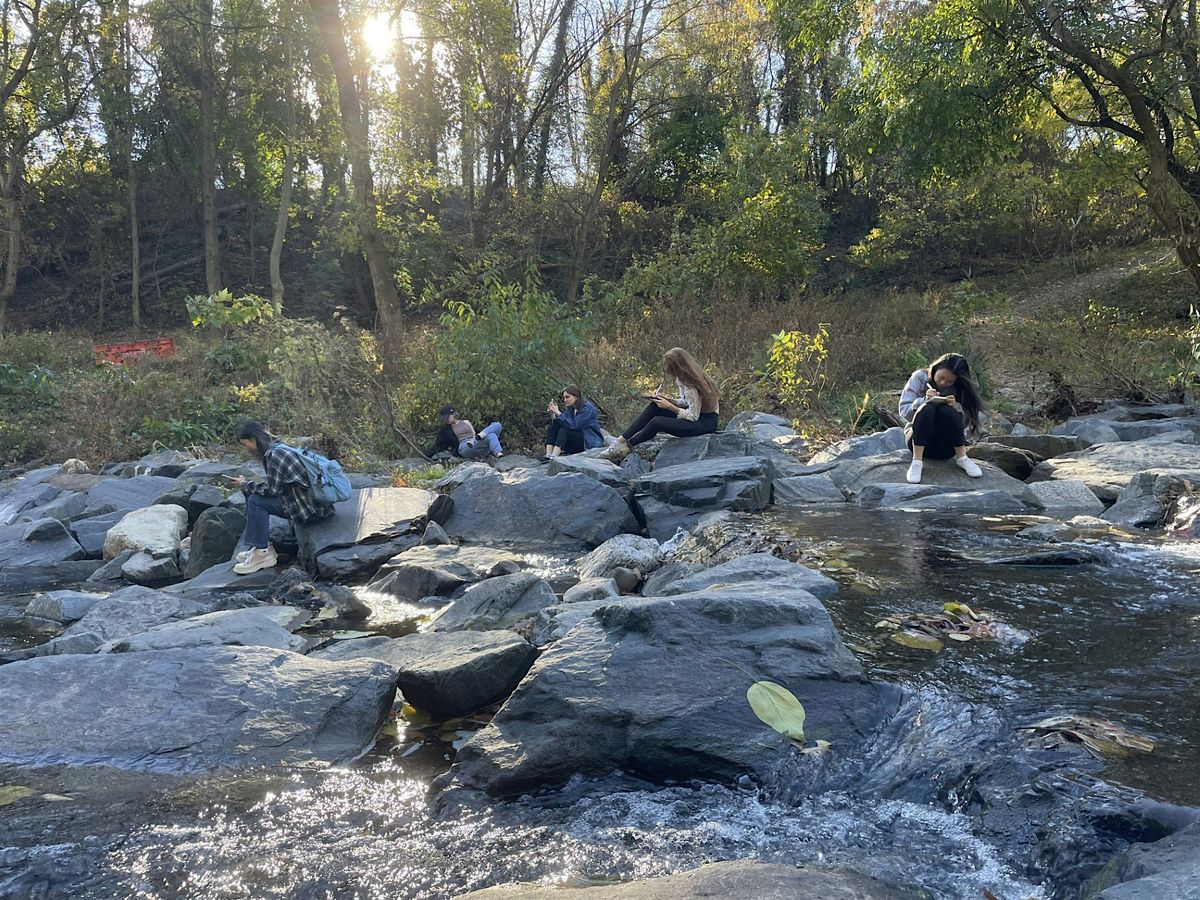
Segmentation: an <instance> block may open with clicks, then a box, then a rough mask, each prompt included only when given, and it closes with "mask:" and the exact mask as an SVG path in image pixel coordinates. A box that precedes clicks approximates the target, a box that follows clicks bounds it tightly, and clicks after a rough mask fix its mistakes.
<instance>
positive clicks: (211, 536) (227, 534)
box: [183, 508, 246, 578]
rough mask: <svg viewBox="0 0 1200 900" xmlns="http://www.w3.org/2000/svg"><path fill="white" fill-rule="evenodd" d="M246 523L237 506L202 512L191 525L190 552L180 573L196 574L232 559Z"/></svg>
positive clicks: (187, 576) (184, 574)
mask: <svg viewBox="0 0 1200 900" xmlns="http://www.w3.org/2000/svg"><path fill="white" fill-rule="evenodd" d="M245 527H246V517H245V515H243V514H242V513H241V512H240V511H239V510H236V509H227V508H215V509H206V510H204V511H203V512H201V513H200V515H199V517H198V518H197V519H196V527H195V528H193V529H192V541H191V552H190V554H189V555H188V561H187V566H185V567H184V570H183V576H184V577H185V578H195V577H196V576H197V575H199V574H200V573H201V572H203V571H204V570H206V569H211V568H212V567H213V566H215V565H217V564H218V563H223V562H228V561H229V560H230V559H232V558H233V552H234V550H235V549H236V548H237V545H238V542H239V541H240V540H241V539H242V531H243V530H245Z"/></svg>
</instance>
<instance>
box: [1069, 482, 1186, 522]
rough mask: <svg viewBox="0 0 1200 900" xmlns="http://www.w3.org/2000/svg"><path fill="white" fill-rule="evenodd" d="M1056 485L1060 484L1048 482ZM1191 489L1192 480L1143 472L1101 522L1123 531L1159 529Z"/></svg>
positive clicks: (1119, 497) (1122, 490) (1127, 486)
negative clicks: (1171, 510)
mask: <svg viewBox="0 0 1200 900" xmlns="http://www.w3.org/2000/svg"><path fill="white" fill-rule="evenodd" d="M1046 483H1048V484H1055V483H1057V482H1046ZM1189 489H1190V479H1185V478H1181V477H1179V476H1177V475H1165V474H1161V473H1158V472H1139V473H1138V474H1137V475H1134V476H1133V477H1132V478H1131V479H1130V480H1129V484H1127V485H1125V487H1124V488H1122V489H1121V493H1120V494H1118V495H1117V500H1116V502H1115V503H1114V504H1113V505H1112V506H1110V507H1109V508H1108V510H1107V511H1106V512H1104V514H1103V515H1102V516H1101V518H1103V519H1105V520H1106V521H1109V522H1112V523H1113V524H1115V525H1120V526H1121V527H1122V528H1157V527H1158V526H1159V525H1161V524H1163V520H1164V519H1165V518H1166V516H1167V510H1168V509H1170V507H1171V505H1172V504H1173V503H1174V501H1175V500H1176V499H1177V498H1179V497H1181V496H1183V495H1184V494H1185V493H1187V492H1188V491H1189Z"/></svg>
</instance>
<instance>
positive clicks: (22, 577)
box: [0, 559, 104, 593]
mask: <svg viewBox="0 0 1200 900" xmlns="http://www.w3.org/2000/svg"><path fill="white" fill-rule="evenodd" d="M0 561H2V560H0ZM102 565H104V564H103V563H102V562H101V561H100V560H98V559H72V560H68V561H67V562H61V563H57V564H56V565H52V566H5V565H0V592H4V593H26V592H28V591H48V590H50V589H51V588H56V587H62V586H64V585H68V584H79V583H80V582H83V581H87V580H88V577H89V576H90V575H91V574H92V573H93V572H95V571H96V569H98V568H99V567H100V566H102Z"/></svg>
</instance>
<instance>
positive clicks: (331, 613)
mask: <svg viewBox="0 0 1200 900" xmlns="http://www.w3.org/2000/svg"><path fill="white" fill-rule="evenodd" d="M337 617H338V609H337V607H336V606H322V607H321V611H320V612H319V613H317V614H316V615H315V616H313V621H314V622H324V621H325V620H326V619H336V618H337Z"/></svg>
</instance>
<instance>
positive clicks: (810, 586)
mask: <svg viewBox="0 0 1200 900" xmlns="http://www.w3.org/2000/svg"><path fill="white" fill-rule="evenodd" d="M755 581H771V582H779V583H781V584H786V585H788V587H790V588H799V589H800V590H803V591H807V592H808V593H810V594H812V595H813V596H814V597H817V598H820V599H824V598H826V597H832V596H833V595H834V594H836V593H837V591H838V583H837V582H836V581H834V580H833V579H832V578H827V577H826V576H824V575H822V574H821V573H820V572H817V571H814V570H813V569H810V568H808V566H802V565H800V564H799V563H794V562H789V561H788V560H786V559H780V558H779V557H778V556H772V555H771V554H770V553H751V554H749V555H748V556H739V557H738V558H737V559H731V560H729V561H728V562H723V563H720V564H719V565H716V566H713V567H712V568H710V569H703V570H701V571H699V572H696V573H694V574H691V575H683V576H682V577H680V578H677V579H675V580H674V581H672V582H671V583H669V584H665V585H662V586H661V587H657V588H656V594H657V596H662V597H669V596H672V595H674V594H691V593H695V592H697V591H706V590H709V589H710V588H714V587H720V588H725V587H728V586H729V585H734V584H747V583H749V582H755ZM643 593H644V594H645V596H647V597H649V596H652V595H651V594H650V593H649V592H648V591H645V590H643Z"/></svg>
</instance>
